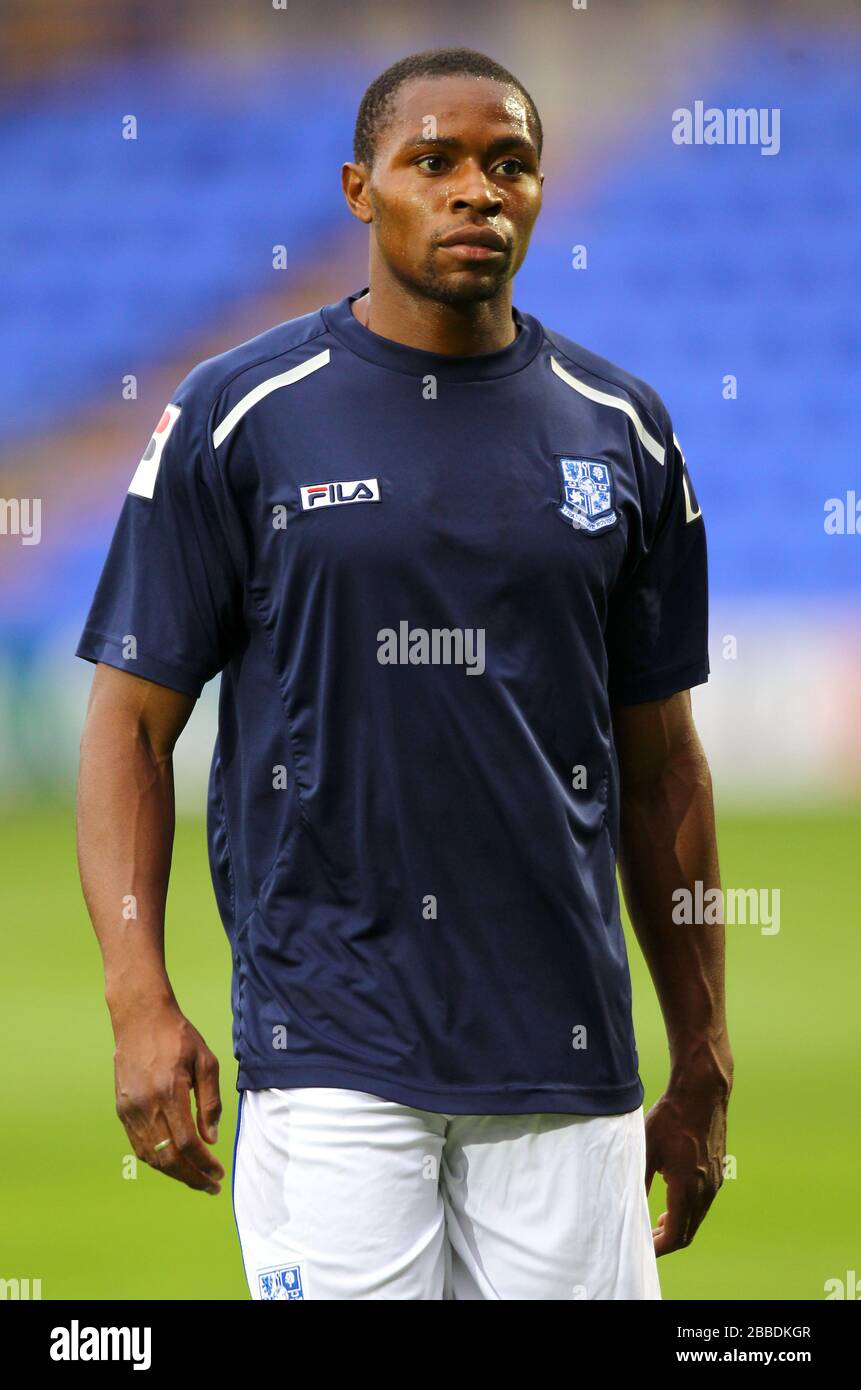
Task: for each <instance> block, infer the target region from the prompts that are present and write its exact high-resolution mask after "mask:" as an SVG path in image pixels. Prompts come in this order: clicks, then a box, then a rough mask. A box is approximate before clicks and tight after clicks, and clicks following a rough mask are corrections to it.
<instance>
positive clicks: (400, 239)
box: [367, 76, 544, 304]
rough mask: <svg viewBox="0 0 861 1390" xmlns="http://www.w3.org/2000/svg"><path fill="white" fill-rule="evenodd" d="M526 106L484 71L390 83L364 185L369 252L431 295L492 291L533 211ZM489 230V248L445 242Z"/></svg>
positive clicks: (511, 265)
mask: <svg viewBox="0 0 861 1390" xmlns="http://www.w3.org/2000/svg"><path fill="white" fill-rule="evenodd" d="M543 181H544V175H543V174H541V173H540V172H539V169H538V151H537V149H536V146H535V144H534V141H533V136H532V134H531V131H530V127H529V121H528V116H527V108H526V104H525V103H524V101H523V98H522V97H521V95H520V93H519V92H518V91H517V88H516V87H510V86H508V85H506V84H505V83H500V82H494V81H490V80H488V79H486V78H474V77H468V76H461V77H436V78H416V79H413V80H411V81H409V82H406V83H404V85H403V86H402V87H401V88H400V89H399V91H398V92H397V94H396V96H395V109H394V113H393V115H392V117H391V119H390V121H389V123H388V124H386V125H385V126H384V128H383V129H382V131H381V132H380V138H379V141H378V145H377V154H376V159H375V161H374V165H373V169H372V171H371V174H370V182H369V185H368V187H367V200H368V205H369V211H370V213H372V214H373V235H374V239H375V243H376V244H375V248H374V254H376V255H378V256H380V257H381V259H382V260H384V261H385V262H386V264H387V266H388V267H389V269H390V270H391V271H392V272H393V274H394V275H396V276H397V277H398V279H399V280H401V281H402V282H403V283H404V284H406V285H409V286H411V287H413V288H415V289H416V290H418V291H420V292H421V293H423V294H425V295H427V296H428V297H429V298H431V299H435V300H438V301H440V302H442V303H446V304H461V303H468V302H470V301H475V300H486V299H492V298H493V297H494V295H496V294H497V293H498V292H499V290H500V288H501V286H502V285H504V284H505V283H506V282H507V281H509V280H511V279H512V277H513V276H514V275H515V274H516V272H517V271H518V270H519V268H520V266H521V264H522V262H523V260H524V257H525V256H526V251H527V248H528V246H529V238H530V236H531V234H532V228H533V225H534V223H535V219H536V217H537V216H538V213H539V211H540V209H541V185H542V183H543ZM479 228H480V229H482V230H483V231H484V232H495V233H497V234H498V237H499V238H501V243H500V246H499V248H495V247H488V246H481V245H476V244H475V243H466V242H464V243H461V244H457V245H453V244H445V245H444V244H443V242H444V241H448V242H449V243H450V242H451V238H452V237H453V236H454V237H456V236H457V235H459V233H460V232H461V231H463V230H464V229H471V230H472V231H473V232H474V231H476V229H479Z"/></svg>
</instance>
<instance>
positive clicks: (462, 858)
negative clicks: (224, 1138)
mask: <svg viewBox="0 0 861 1390" xmlns="http://www.w3.org/2000/svg"><path fill="white" fill-rule="evenodd" d="M542 138H543V137H542V126H541V120H540V117H539V114H538V111H537V109H536V106H535V104H534V102H533V100H532V98H531V97H530V96H529V94H528V92H527V91H526V90H525V89H524V87H523V86H522V84H521V83H520V82H519V81H518V80H517V78H515V77H514V76H513V75H512V74H511V73H510V72H508V71H507V70H506V69H505V68H503V67H501V66H500V65H499V64H498V63H496V62H494V61H493V60H491V59H490V58H488V57H485V56H484V55H483V54H480V53H476V52H474V51H472V50H469V49H436V50H432V51H429V52H425V53H419V54H416V55H412V56H409V57H406V58H404V59H403V60H401V61H399V62H397V63H395V64H394V65H393V66H392V67H390V68H388V69H387V70H386V71H385V72H383V73H382V74H381V75H380V76H379V77H378V78H377V79H376V80H375V81H374V82H373V83H372V84H371V86H370V87H369V88H368V90H367V91H366V93H365V95H364V97H363V99H362V102H361V105H360V108H359V111H358V115H357V119H356V127H355V137H354V148H353V155H354V158H353V161H351V162H348V163H345V164H344V165H343V169H342V185H343V191H344V197H345V199H346V202H347V205H348V207H349V210H350V212H351V213H352V214H353V216H354V217H355V218H356V219H357V220H358V221H359V222H360V223H363V224H364V225H365V226H366V227H367V228H368V232H369V266H368V277H367V279H368V283H367V285H365V286H363V287H361V288H359V289H357V290H354V292H352V293H349V294H347V295H345V297H344V298H342V299H340V300H339V301H337V302H334V303H331V304H326V305H323V306H322V307H321V308H319V309H317V310H315V311H314V312H313V313H308V314H305V315H303V316H302V317H299V318H295V319H291V320H290V321H288V322H285V323H281V324H278V325H277V326H276V327H274V328H271V329H269V330H268V331H266V332H264V333H262V334H261V335H260V336H259V337H256V338H253V339H251V340H250V341H248V342H245V343H242V344H240V345H239V346H238V347H234V348H232V349H230V350H229V351H227V352H224V353H222V354H221V355H219V356H217V357H213V358H211V359H209V360H207V361H204V362H202V363H200V364H199V365H198V366H196V367H195V368H194V370H193V371H192V372H191V373H190V374H189V375H188V376H187V377H186V378H185V379H184V380H183V381H182V382H181V383H180V384H179V385H178V387H177V389H176V391H175V393H174V394H173V396H172V397H171V400H170V402H169V403H168V404H167V406H166V409H165V411H164V414H163V415H162V417H161V419H160V420H159V422H158V426H157V428H156V430H155V432H154V434H153V436H152V439H151V440H150V442H149V445H148V447H147V449H146V451H145V453H144V455H143V458H142V459H141V461H140V464H139V465H138V467H137V469H136V471H135V473H134V476H133V478H132V481H131V484H130V486H129V490H128V496H127V497H126V499H125V501H124V504H123V507H122V510H121V513H120V516H119V519H118V522H117V525H116V530H115V533H114V537H113V540H112V543H111V547H110V551H109V554H108V556H107V559H106V562H105V565H104V569H103V572H102V575H101V578H100V581H99V584H98V588H97V590H96V593H95V596H94V599H93V602H92V606H91V609H90V613H89V616H88V618H87V621H86V626H85V628H84V630H83V633H82V635H81V638H80V642H79V645H78V648H77V652H78V655H79V656H81V657H84V658H86V659H87V660H89V661H91V662H93V663H95V666H96V669H95V673H94V678H93V685H92V692H91V697H90V702H89V709H88V713H87V719H86V725H85V729H84V735H83V739H82V749H81V768H80V778H79V811H78V826H79V831H78V838H79V862H80V870H81V878H82V884H83V889H84V893H85V897H86V900H87V904H88V908H89V912H90V915H91V918H92V921H93V925H94V928H95V931H96V933H97V936H98V939H99V943H100V946H101V949H102V953H103V958H104V967H105V995H106V1000H107V1004H108V1007H109V1011H110V1015H111V1020H112V1025H113V1030H114V1035H115V1040H116V1050H115V1054H114V1062H115V1080H116V1105H117V1110H118V1114H119V1116H120V1118H121V1120H122V1122H123V1124H124V1126H125V1128H126V1130H127V1132H128V1135H129V1139H130V1141H131V1143H132V1145H133V1147H134V1150H135V1153H136V1154H137V1155H138V1157H139V1158H141V1159H142V1160H144V1161H145V1162H147V1163H149V1164H150V1165H151V1166H153V1167H155V1168H158V1169H160V1170H161V1171H162V1172H163V1173H165V1174H166V1175H167V1176H169V1177H172V1178H174V1179H177V1180H178V1181H180V1182H182V1183H185V1184H186V1185H187V1186H188V1187H190V1188H193V1189H196V1190H198V1191H201V1192H207V1193H218V1192H219V1190H220V1188H221V1185H222V1181H223V1179H224V1177H225V1169H224V1166H223V1164H222V1163H221V1162H220V1161H219V1159H218V1158H217V1157H216V1155H215V1153H214V1150H213V1146H214V1145H215V1143H216V1140H217V1137H218V1121H219V1116H220V1112H221V1100H220V1092H219V1073H218V1063H217V1060H216V1058H215V1056H214V1055H213V1053H212V1051H211V1050H210V1049H209V1047H208V1046H207V1045H206V1042H205V1041H204V1039H203V1038H202V1036H201V1035H200V1033H199V1032H198V1031H197V1030H196V1029H195V1027H194V1024H193V1022H192V1021H191V1020H190V1019H188V1018H187V1017H186V1016H185V1015H184V1013H183V1010H182V1005H181V1002H180V1001H179V1000H178V999H177V998H176V996H175V994H174V991H173V988H172V986H171V981H170V978H169V976H168V972H167V969H166V965H165V949H164V916H165V903H166V898H167V891H168V879H169V873H170V863H171V849H172V841H173V831H174V792H173V772H172V754H173V750H174V747H175V745H176V742H177V740H178V738H179V737H180V734H181V733H182V730H183V728H184V726H185V724H186V722H187V720H188V718H189V716H190V714H191V712H192V709H193V708H194V704H195V701H196V700H197V698H198V697H199V695H200V693H201V690H202V688H203V686H204V685H205V684H206V682H207V681H209V680H211V679H212V678H213V677H214V676H215V675H216V674H217V673H219V672H220V673H221V686H220V697H219V717H218V736H217V741H216V745H215V749H214V753H213V758H212V764H211V774H210V780H209V792H208V812H207V831H208V847H209V862H210V867H211V873H212V881H213V885H214V891H215V897H216V900H217V905H218V909H219V912H220V915H221V918H222V921H223V924H224V930H225V932H226V935H227V938H228V941H229V945H230V951H231V956H232V1013H233V1044H234V1052H235V1055H236V1059H237V1061H238V1073H237V1082H236V1084H237V1089H238V1091H239V1093H240V1096H239V1120H238V1126H237V1132H236V1136H235V1147H234V1164H233V1175H232V1189H233V1206H234V1213H235V1220H236V1226H237V1230H238V1236H239V1244H240V1248H241V1255H242V1260H243V1264H244V1269H245V1275H246V1278H247V1282H248V1287H249V1291H250V1294H251V1297H252V1298H253V1299H259V1300H269V1299H284V1300H287V1299H310V1300H313V1299H338V1300H341V1299H431V1300H433V1299H453V1300H463V1299H538V1300H550V1299H553V1300H559V1299H620V1300H621V1299H659V1298H660V1297H661V1291H660V1284H659V1279H658V1270H657V1259H658V1257H660V1256H662V1255H665V1254H667V1253H668V1252H670V1251H674V1250H678V1249H680V1248H682V1247H684V1246H686V1245H687V1244H688V1243H689V1242H690V1241H691V1239H692V1238H693V1236H694V1233H695V1232H696V1230H697V1227H698V1226H699V1224H700V1222H701V1221H702V1220H703V1217H704V1215H705V1213H706V1211H707V1209H708V1207H709V1205H710V1204H711V1202H712V1200H713V1198H714V1197H715V1194H716V1192H717V1190H718V1188H719V1187H720V1185H721V1181H722V1160H723V1157H724V1147H725V1135H726V1112H727V1104H728V1099H729V1095H730V1090H731V1086H732V1075H733V1061H732V1052H731V1048H730V1044H729V1041H728V1036H727V1024H726V1017H725V1003H724V929H723V927H722V926H714V925H700V926H689V927H679V926H678V925H676V924H675V923H674V922H673V918H672V906H673V902H674V898H673V895H674V894H676V893H678V891H679V890H682V891H688V892H690V893H691V894H695V891H696V885H697V884H700V885H701V887H702V889H703V891H705V892H707V891H708V890H709V889H710V888H715V887H718V886H719V871H718V859H717V851H716V843H715V829H714V816H713V804H712V791H711V779H710V774H709V769H708V766H707V763H706V759H705V756H704V754H703V750H702V747H701V745H700V741H699V739H698V736H697V733H696V730H695V727H694V724H693V721H692V716H691V702H690V689H691V687H692V686H696V685H698V684H701V683H702V682H704V681H706V680H707V678H708V672H709V665H708V651H707V564H706V540H705V531H704V524H703V519H702V515H701V512H700V508H699V505H698V503H697V500H696V495H695V492H694V489H693V486H692V484H691V481H690V478H689V475H688V472H687V468H686V464H685V459H684V456H683V454H682V450H681V447H680V445H679V442H678V440H677V438H676V436H675V434H674V432H673V426H672V423H671V419H670V416H669V414H668V411H667V408H666V407H665V405H664V403H663V401H662V399H661V398H660V396H658V395H657V394H656V392H655V391H654V390H653V389H652V388H651V387H650V386H648V385H646V384H645V383H644V382H643V381H640V380H639V379H637V378H636V377H634V376H631V375H630V374H629V373H628V372H626V371H624V370H622V369H621V368H620V367H617V366H614V365H613V364H612V363H611V362H608V361H605V360H604V359H603V358H601V357H598V356H596V355H595V354H594V353H593V352H591V351H589V350H588V349H587V348H585V347H580V346H579V345H578V344H577V343H576V342H574V341H572V340H571V339H570V338H568V337H566V336H565V335H564V334H562V333H559V332H557V331H556V330H555V329H553V328H550V327H546V326H545V325H544V324H543V323H541V322H539V320H538V319H537V318H535V317H534V316H532V315H531V314H529V313H528V312H526V310H525V309H519V308H517V307H515V306H514V305H513V302H512V283H513V279H514V276H515V274H516V273H517V271H518V269H519V268H520V266H521V265H522V263H523V261H524V258H525V256H526V253H527V249H528V246H529V240H530V235H531V233H532V230H533V227H534V225H535V221H536V219H537V217H538V215H539V212H540V210H541V199H542V184H543V181H544V175H543V173H542V172H541V154H542ZM617 865H618V868H619V871H620V875H621V880H622V886H623V889H624V893H625V898H626V901H627V905H628V908H629V910H630V915H631V920H632V923H633V928H634V931H635V933H636V936H637V938H638V941H639V944H640V946H641V948H642V951H643V954H644V956H645V959H646V961H647V963H648V967H649V970H650V973H651V977H652V980H653V982H654V987H655V990H656V993H657V997H658V1000H659V1003H660V1007H661V1010H662V1013H663V1017H664V1020H665V1024H666V1032H667V1039H668V1044H669V1075H668V1078H667V1082H666V1089H665V1091H664V1093H663V1095H662V1096H661V1097H660V1099H658V1100H657V1102H656V1103H655V1104H654V1105H653V1106H652V1107H651V1109H650V1110H649V1113H648V1115H647V1116H646V1115H644V1109H643V1101H644V1088H643V1085H642V1082H641V1079H640V1076H639V1059H638V1055H637V1048H636V1044H635V1038H634V1030H633V1025H632V1016H631V983H630V975H629V968H628V960H627V955H626V947H625V939H624V936H623V931H622V925H621V920H620V904H619V896H618V890H617V881H616V869H617ZM130 898H131V899H132V900H133V901H134V903H135V912H136V916H135V919H134V921H133V923H132V924H130V923H129V922H128V921H123V925H122V926H118V922H119V921H121V920H123V919H122V916H121V911H120V908H121V905H122V904H123V903H126V902H128V901H129V900H130ZM192 1093H193V1106H192ZM656 1172H659V1173H661V1174H662V1175H663V1177H664V1178H665V1180H666V1183H667V1210H666V1212H665V1213H664V1214H663V1216H662V1217H661V1218H660V1221H659V1223H658V1225H657V1227H656V1228H655V1229H654V1230H653V1229H652V1228H651V1222H650V1217H649V1210H648V1204H647V1192H648V1190H649V1186H650V1184H651V1181H652V1178H653V1175H654V1174H655V1173H656Z"/></svg>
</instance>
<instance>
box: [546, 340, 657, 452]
mask: <svg viewBox="0 0 861 1390" xmlns="http://www.w3.org/2000/svg"><path fill="white" fill-rule="evenodd" d="M542 326H543V325H542ZM544 336H545V338H546V340H547V342H548V343H549V345H550V348H551V353H552V350H553V349H554V348H555V349H556V352H555V353H552V355H554V356H556V357H557V360H558V364H559V366H560V367H561V368H562V369H563V371H565V372H567V373H568V374H569V375H570V376H571V377H573V378H574V379H575V380H576V381H581V382H582V383H583V384H584V385H587V386H588V387H590V389H591V390H592V391H593V392H598V393H601V392H606V394H607V395H610V396H613V397H619V396H622V397H623V398H624V399H626V400H627V401H629V402H630V404H631V405H632V407H633V408H634V410H636V411H637V413H638V414H645V415H648V416H649V417H650V419H651V420H652V422H653V424H654V425H655V426H656V428H657V430H658V433H659V434H660V435H661V436H667V435H669V433H670V431H671V424H670V416H669V412H668V410H667V407H666V406H665V404H664V402H663V400H662V399H661V397H660V395H659V394H658V392H657V391H656V390H655V388H654V387H653V386H651V385H650V384H649V383H648V382H647V381H643V379H642V377H638V376H635V375H634V374H633V372H628V371H626V370H625V368H624V367H620V366H618V364H617V363H615V362H611V361H610V360H609V359H608V358H606V357H600V356H599V355H598V353H596V352H591V351H590V349H589V348H586V347H583V345H582V344H581V343H575V342H574V340H573V339H572V338H568V337H566V336H565V335H564V334H563V333H559V332H557V331H556V330H555V329H551V328H547V327H544ZM583 378H586V380H585V381H583ZM602 383H604V386H602Z"/></svg>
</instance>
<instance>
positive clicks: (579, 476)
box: [557, 454, 619, 535]
mask: <svg viewBox="0 0 861 1390" xmlns="http://www.w3.org/2000/svg"><path fill="white" fill-rule="evenodd" d="M557 458H558V459H559V467H560V469H561V470H562V505H561V507H560V508H559V510H560V512H561V513H562V515H563V516H564V517H565V519H566V520H567V521H570V522H571V525H572V526H574V527H576V529H577V530H578V531H588V532H590V534H592V535H595V534H597V533H598V532H600V531H606V530H607V529H608V527H610V526H615V524H616V522H617V521H618V520H619V514H618V512H617V511H616V509H615V506H614V501H615V498H614V496H613V476H612V474H611V472H610V465H609V463H602V462H601V461H600V460H599V459H578V458H569V457H568V455H566V454H557Z"/></svg>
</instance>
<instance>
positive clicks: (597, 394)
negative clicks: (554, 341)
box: [550, 357, 666, 468]
mask: <svg viewBox="0 0 861 1390" xmlns="http://www.w3.org/2000/svg"><path fill="white" fill-rule="evenodd" d="M550 365H551V367H552V368H553V370H554V372H555V373H556V375H557V376H558V377H561V378H562V380H563V381H564V382H565V383H566V384H567V385H568V386H570V387H572V389H573V390H575V391H579V392H580V395H581V396H585V397H586V399H587V400H590V401H595V402H596V404H597V405H609V406H610V407H611V408H612V409H613V410H621V412H622V414H623V415H627V417H628V419H629V420H630V421H631V424H632V425H633V426H634V429H635V430H636V433H637V438H638V439H639V441H640V443H641V444H642V446H643V448H644V449H646V450H647V451H648V453H650V454H651V455H652V458H653V459H655V460H656V461H657V462H658V463H659V464H660V465H661V467H662V468H663V466H664V459H665V456H666V450H665V449H664V447H663V445H662V444H659V443H658V441H657V439H653V438H652V436H651V435H650V434H649V432H648V430H647V429H646V428H645V426H644V425H643V422H642V420H641V419H640V417H639V415H638V414H637V412H636V410H635V409H634V407H633V406H632V405H629V404H628V402H627V401H620V400H619V398H618V397H617V396H608V395H607V393H606V391H596V390H595V388H594V386H587V385H586V383H585V382H583V381H578V380H577V377H576V376H572V375H571V373H570V372H566V370H565V368H564V367H560V365H559V363H558V362H557V361H556V358H555V357H551V358H550Z"/></svg>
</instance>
